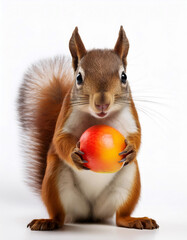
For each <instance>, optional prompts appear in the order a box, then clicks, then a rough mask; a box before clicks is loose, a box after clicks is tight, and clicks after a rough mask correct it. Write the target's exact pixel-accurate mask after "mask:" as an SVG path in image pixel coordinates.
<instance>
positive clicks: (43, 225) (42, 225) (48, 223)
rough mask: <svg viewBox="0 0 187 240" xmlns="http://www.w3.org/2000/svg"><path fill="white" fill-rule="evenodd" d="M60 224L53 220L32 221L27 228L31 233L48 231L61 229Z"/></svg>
mask: <svg viewBox="0 0 187 240" xmlns="http://www.w3.org/2000/svg"><path fill="white" fill-rule="evenodd" d="M62 225H63V224H62V223H60V222H58V221H57V220H55V219H34V220H32V221H31V222H30V223H29V224H28V225H27V227H30V229H31V230H33V231H50V230H55V229H58V228H61V227H62Z"/></svg>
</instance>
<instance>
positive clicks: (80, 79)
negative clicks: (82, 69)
mask: <svg viewBox="0 0 187 240" xmlns="http://www.w3.org/2000/svg"><path fill="white" fill-rule="evenodd" d="M76 80H77V84H78V85H81V84H82V83H83V79H82V75H81V73H78V75H77V78H76Z"/></svg>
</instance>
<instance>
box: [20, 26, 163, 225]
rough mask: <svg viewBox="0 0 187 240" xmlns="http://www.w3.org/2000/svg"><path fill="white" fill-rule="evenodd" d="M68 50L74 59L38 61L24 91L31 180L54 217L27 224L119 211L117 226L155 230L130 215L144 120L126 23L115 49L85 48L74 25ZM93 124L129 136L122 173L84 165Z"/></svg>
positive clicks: (77, 219)
mask: <svg viewBox="0 0 187 240" xmlns="http://www.w3.org/2000/svg"><path fill="white" fill-rule="evenodd" d="M69 49H70V53H71V56H72V59H67V58H66V57H56V58H54V59H48V60H42V61H40V62H38V63H36V64H35V65H32V66H31V67H30V68H29V69H28V71H27V72H26V74H25V75H24V81H23V83H22V85H21V87H20V91H19V97H18V113H19V120H20V125H21V128H22V129H23V139H24V145H25V144H26V146H25V148H26V149H27V150H26V152H27V153H28V155H27V156H28V159H29V161H28V178H29V181H30V184H31V186H33V187H34V189H35V190H36V191H37V192H39V193H40V194H41V198H42V200H43V202H44V204H45V206H46V208H47V211H48V214H49V219H34V220H33V221H31V222H30V223H29V224H28V225H27V227H30V229H31V230H53V229H57V228H61V227H63V225H64V224H66V223H67V222H87V221H92V222H95V221H102V220H105V219H107V218H110V217H112V216H113V215H114V214H116V225H117V226H119V227H126V228H137V229H156V228H158V227H159V226H158V224H157V223H156V221H155V220H153V219H151V218H148V217H141V218H135V217H131V214H132V212H133V210H134V208H135V206H136V204H137V202H138V199H139V196H140V187H141V184H140V174H139V168H138V162H137V153H138V151H139V148H140V143H141V126H140V122H139V118H138V114H137V111H136V108H135V104H134V102H133V97H132V93H131V90H130V86H129V82H128V80H127V75H126V67H127V54H128V50H129V41H128V39H127V36H126V33H125V31H124V29H123V27H122V26H121V27H120V31H119V35H118V39H117V41H116V44H115V47H114V49H111V50H110V49H103V50H102V49H93V50H89V51H87V50H86V48H85V46H84V44H83V42H82V39H81V37H80V35H79V32H78V28H77V27H76V28H75V29H74V31H73V33H72V36H71V38H70V41H69ZM94 125H109V126H111V127H114V128H115V129H117V130H118V131H120V132H121V133H122V134H123V135H124V136H125V139H126V147H125V149H124V151H123V152H122V153H120V154H121V155H122V156H123V162H124V164H123V167H122V168H121V169H120V170H119V171H118V172H116V173H96V172H93V171H90V170H89V169H88V168H86V167H85V166H84V160H83V158H82V154H83V153H82V152H81V151H80V149H79V147H80V143H79V139H80V136H81V135H82V133H83V132H84V131H85V130H86V129H88V128H89V127H91V126H94ZM27 145H28V146H27Z"/></svg>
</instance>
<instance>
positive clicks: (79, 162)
mask: <svg viewBox="0 0 187 240" xmlns="http://www.w3.org/2000/svg"><path fill="white" fill-rule="evenodd" d="M79 147H80V142H78V143H77V145H76V148H74V150H73V152H72V153H71V158H72V160H73V162H74V164H75V166H76V167H77V168H78V169H79V170H81V169H84V170H89V168H87V167H86V166H85V165H84V163H87V162H88V161H86V160H84V159H83V158H82V155H84V153H83V152H82V151H81V150H80V148H79Z"/></svg>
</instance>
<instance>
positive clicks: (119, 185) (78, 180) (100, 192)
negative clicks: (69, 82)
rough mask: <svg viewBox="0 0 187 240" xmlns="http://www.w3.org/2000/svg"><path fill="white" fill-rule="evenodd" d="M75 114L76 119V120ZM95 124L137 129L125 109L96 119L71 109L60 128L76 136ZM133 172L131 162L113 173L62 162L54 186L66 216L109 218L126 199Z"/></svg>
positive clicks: (133, 175) (129, 129)
mask: <svg viewBox="0 0 187 240" xmlns="http://www.w3.org/2000/svg"><path fill="white" fill-rule="evenodd" d="M75 116H76V117H75ZM77 116H78V119H79V120H80V121H77ZM97 124H105V125H109V126H112V127H114V128H116V129H118V130H119V131H120V132H121V133H122V134H123V135H124V136H127V135H128V133H134V132H136V131H137V127H136V123H135V120H134V119H133V116H132V114H131V113H130V110H129V109H128V108H127V109H125V110H123V112H121V113H120V114H118V115H117V116H116V118H114V117H112V118H110V117H108V118H105V119H96V118H94V117H92V116H91V115H88V114H87V113H84V112H77V111H75V110H74V111H73V112H72V113H71V116H70V117H69V119H68V122H66V125H65V126H64V128H63V131H67V132H69V133H72V134H74V135H75V136H77V137H78V138H79V137H80V136H81V134H82V133H83V132H84V131H85V130H86V129H87V128H89V127H90V126H93V125H97ZM135 174H136V165H135V163H131V164H129V165H127V166H125V167H124V168H122V169H121V170H120V171H118V172H117V173H95V172H92V171H88V170H76V169H71V167H69V166H67V165H66V164H65V163H62V168H61V172H60V175H59V182H58V185H59V191H60V198H61V201H62V204H63V206H64V209H65V212H66V216H67V217H68V218H71V220H72V221H74V220H76V219H86V218H89V217H90V216H91V217H92V218H94V219H98V218H99V219H103V218H108V217H111V216H112V215H113V214H114V213H115V211H116V209H117V208H118V207H119V206H120V205H121V204H122V203H124V202H125V200H126V199H127V198H128V196H129V193H130V191H131V188H132V184H133V181H134V177H135Z"/></svg>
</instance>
